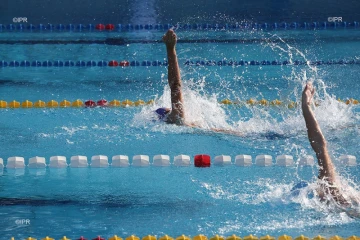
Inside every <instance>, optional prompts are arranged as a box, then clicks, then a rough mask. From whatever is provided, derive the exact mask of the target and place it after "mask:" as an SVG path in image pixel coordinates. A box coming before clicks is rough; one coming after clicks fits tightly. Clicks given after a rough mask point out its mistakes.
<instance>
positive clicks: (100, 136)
mask: <svg viewBox="0 0 360 240" xmlns="http://www.w3.org/2000/svg"><path fill="white" fill-rule="evenodd" d="M358 31H359V30H357V29H352V30H347V31H343V30H337V31H279V32H250V31H247V32H211V31H210V32H196V31H190V32H179V33H178V37H179V40H184V41H185V40H186V39H221V40H224V39H229V40H230V39H244V40H246V41H245V42H246V43H239V42H229V43H217V42H213V43H192V44H190V43H181V42H180V43H179V44H178V45H177V52H178V57H179V63H180V65H181V66H180V68H181V72H182V76H183V77H182V78H183V81H184V97H185V106H186V111H187V116H188V117H189V119H190V120H191V121H193V122H196V123H197V124H199V125H201V126H202V127H203V129H192V128H187V127H178V126H171V125H165V124H163V123H161V122H154V121H152V119H153V118H154V117H155V116H154V114H153V110H154V109H156V108H157V107H158V106H169V105H170V96H169V89H168V87H167V78H166V74H167V69H166V67H165V66H157V67H155V66H149V67H141V66H139V67H128V68H121V67H117V68H110V67H104V68H101V67H93V68H88V67H86V68H85V67H84V68H80V67H70V68H69V67H68V68H65V67H63V68H57V67H50V68H44V67H38V68H33V67H30V68H22V67H18V68H13V67H5V68H0V73H1V79H0V99H2V100H5V101H8V102H10V101H12V100H13V99H16V100H18V101H20V102H22V101H24V100H26V99H27V100H30V101H33V102H35V101H37V100H39V99H40V100H43V101H45V102H47V101H49V100H51V99H54V100H57V101H59V102H60V101H62V100H63V99H67V100H70V101H74V100H76V99H81V100H82V101H86V100H88V99H93V100H95V101H96V100H99V99H102V98H105V99H107V100H112V99H119V100H125V99H130V100H133V101H135V100H137V99H143V100H146V101H147V100H150V99H155V100H156V104H155V105H153V106H144V107H129V108H94V109H83V108H81V109H75V108H68V109H48V108H44V109H1V111H0V112H1V117H0V122H1V124H0V129H1V135H0V157H1V158H3V159H4V160H6V159H7V158H8V157H11V156H23V157H24V158H25V159H26V161H27V160H28V158H30V157H33V156H44V157H46V158H47V160H48V159H49V157H50V156H54V155H64V156H66V157H67V158H68V160H69V159H70V157H71V156H73V155H86V156H88V158H91V156H93V155H99V154H102V155H107V156H109V158H111V156H113V155H117V154H122V155H128V156H129V157H130V159H131V157H132V156H133V155H137V154H147V155H149V156H150V158H152V156H154V155H156V154H168V155H170V157H171V158H173V157H174V156H176V155H178V154H187V155H190V156H192V157H193V156H194V155H195V154H199V153H206V154H209V155H211V156H212V157H215V156H216V155H220V154H226V155H231V156H232V157H233V159H234V157H235V155H238V154H249V155H252V157H253V159H254V158H255V157H256V155H259V154H269V155H271V156H273V158H275V157H276V156H277V155H281V154H289V155H292V156H293V157H294V159H295V160H298V159H299V158H300V157H301V156H303V155H306V154H311V155H313V152H312V150H311V148H310V144H309V143H308V140H307V137H306V136H307V135H306V129H305V124H304V120H303V118H302V115H301V111H300V109H299V108H297V107H296V108H294V109H289V108H287V107H285V106H279V107H265V106H260V105H255V106H248V105H245V104H241V105H229V106H226V105H221V104H219V103H218V101H220V100H222V99H225V98H228V99H231V100H239V101H241V102H243V101H246V100H248V99H250V98H253V99H257V100H260V99H262V98H265V99H267V100H270V101H271V100H274V99H280V100H282V101H283V102H288V101H295V102H299V100H300V96H301V90H302V88H303V85H304V83H305V82H306V80H309V79H312V80H313V81H314V85H315V86H316V87H317V96H316V101H317V102H319V103H320V106H318V107H316V110H315V112H316V114H317V117H318V120H319V123H320V124H321V126H322V129H323V132H324V134H325V136H326V138H327V140H328V142H329V149H330V152H331V155H332V157H333V159H334V162H335V165H336V166H337V168H338V171H339V172H340V173H341V176H342V177H343V179H344V180H346V181H348V182H350V185H353V186H356V185H358V183H359V179H358V176H359V167H358V166H356V167H351V168H350V167H342V166H340V165H339V162H338V160H337V158H338V157H339V156H340V155H342V154H350V155H354V156H356V157H358V156H359V155H360V154H359V148H358V141H359V130H360V129H359V107H358V106H356V105H354V106H352V105H346V104H344V103H340V102H338V101H337V100H336V99H337V98H340V99H347V98H354V99H359V98H360V97H359V96H360V92H359V88H358V87H357V86H358V84H357V83H358V79H359V77H360V71H359V67H360V66H359V65H320V66H316V67H315V66H307V65H301V66H292V65H290V66H186V65H184V63H185V61H186V60H188V59H191V60H193V61H197V60H216V61H218V60H223V59H226V60H228V61H229V60H237V61H239V60H247V61H251V60H256V61H262V60H269V61H272V60H279V61H283V60H293V61H294V60H301V61H305V60H308V61H318V60H324V61H327V60H340V59H359V57H360V50H359V49H360V42H359V39H358ZM161 35H162V33H160V32H155V31H154V32H146V31H141V32H125V33H99V34H95V33H91V34H90V33H89V35H86V34H78V33H76V34H73V35H72V34H70V33H54V34H48V33H46V34H42V33H2V34H1V35H0V37H1V39H8V40H9V39H11V40H19V39H80V38H83V39H105V38H109V37H121V38H124V39H127V40H128V42H129V43H128V44H127V45H119V46H114V45H100V44H57V45H48V44H35V45H23V44H15V45H8V44H2V45H0V60H4V61H12V60H18V61H22V60H28V61H30V62H31V61H34V60H39V61H45V60H52V61H53V60H62V61H66V60H72V61H78V60H84V61H89V60H96V61H99V60H107V61H109V60H113V59H116V60H118V61H121V60H128V61H133V60H137V61H140V62H141V61H143V60H150V61H153V60H160V61H164V60H165V57H166V54H165V47H164V46H163V44H161V43H155V42H153V43H149V44H139V43H131V41H133V40H137V39H149V40H152V41H154V40H158V39H159V38H160V37H161ZM212 127H216V128H221V129H231V130H234V131H238V132H240V133H241V134H242V136H241V137H239V136H233V135H227V134H219V133H213V132H211V131H210V130H208V129H209V128H212ZM316 174H317V168H316V167H304V168H300V167H289V168H282V167H275V166H274V167H269V168H261V167H255V166H252V167H248V168H239V167H235V166H228V167H211V168H209V169H197V168H194V167H189V168H176V167H170V168H155V167H149V168H142V169H136V168H133V167H130V168H126V169H115V168H109V169H93V168H89V169H47V170H45V171H42V170H40V171H39V170H35V171H34V170H29V169H25V170H24V171H23V170H20V171H19V170H16V171H14V170H10V169H5V170H4V171H3V173H2V175H0V178H1V186H0V189H1V190H0V196H1V197H3V198H16V199H12V200H11V199H10V201H11V202H12V205H9V204H5V203H4V202H3V205H2V206H0V209H1V211H0V212H1V214H2V217H1V220H0V221H1V225H2V226H3V227H2V228H1V229H2V230H1V233H2V235H3V236H5V237H7V238H9V237H10V236H17V237H27V236H29V235H33V236H36V237H37V238H40V237H45V236H46V235H50V236H52V237H56V238H59V237H61V236H63V235H66V236H68V237H70V238H76V237H79V236H81V235H84V236H86V237H88V238H93V237H95V236H96V235H104V236H105V237H110V236H111V235H113V234H117V235H120V236H123V237H125V236H127V235H130V234H136V235H139V236H143V235H147V234H155V235H158V236H161V235H162V234H165V233H166V234H169V235H172V236H174V237H175V236H178V235H180V234H183V233H184V234H188V235H192V236H194V235H197V234H199V233H202V234H205V235H207V236H212V235H214V234H223V235H226V236H227V235H230V234H233V233H234V234H238V235H241V236H245V235H247V234H250V233H252V234H256V235H258V236H262V235H265V234H272V235H275V236H279V235H282V234H288V235H291V236H293V237H296V236H298V235H300V234H305V235H308V236H310V237H312V236H315V235H318V234H321V235H324V236H332V235H335V234H338V235H341V236H344V237H347V236H349V235H359V234H360V232H359V228H358V226H359V223H360V222H359V219H358V218H356V217H353V215H351V214H349V212H345V211H343V210H341V209H340V210H339V209H338V208H335V207H334V206H327V205H325V204H323V203H320V202H319V201H318V200H317V199H316V198H311V197H310V196H309V195H308V194H306V191H311V189H312V187H309V188H307V189H305V190H304V192H303V194H301V195H299V196H292V195H291V188H292V187H293V185H294V184H296V183H297V182H299V181H300V180H305V181H308V182H309V183H314V182H315V179H316ZM310 195H311V194H310ZM355 211H357V210H356V209H355ZM16 219H30V222H31V223H30V224H29V225H16V224H15V223H14V222H15V220H16Z"/></svg>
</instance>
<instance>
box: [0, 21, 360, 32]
mask: <svg viewBox="0 0 360 240" xmlns="http://www.w3.org/2000/svg"><path fill="white" fill-rule="evenodd" d="M170 28H174V29H176V30H182V31H191V30H202V31H209V30H215V31H216V30H223V31H224V30H228V31H231V30H287V29H293V30H314V29H324V30H326V29H329V30H333V29H337V28H339V29H354V28H359V22H358V21H352V22H347V21H333V22H329V21H320V22H279V23H278V22H273V23H266V22H263V23H256V22H255V23H252V22H240V23H225V24H222V23H192V24H191V23H185V24H170V23H167V24H130V23H128V24H112V23H109V24H103V23H99V24H66V25H64V24H22V23H19V24H0V31H8V32H23V31H31V32H33V31H39V32H46V31H70V32H76V31H78V32H82V31H98V32H102V31H139V30H146V31H150V30H159V31H164V30H167V29H170Z"/></svg>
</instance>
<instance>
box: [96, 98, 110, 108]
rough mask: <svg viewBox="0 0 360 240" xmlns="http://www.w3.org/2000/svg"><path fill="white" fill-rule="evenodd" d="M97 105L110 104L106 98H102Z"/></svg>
mask: <svg viewBox="0 0 360 240" xmlns="http://www.w3.org/2000/svg"><path fill="white" fill-rule="evenodd" d="M97 105H98V106H100V107H106V106H107V105H108V102H107V101H106V100H105V99H101V100H99V101H97Z"/></svg>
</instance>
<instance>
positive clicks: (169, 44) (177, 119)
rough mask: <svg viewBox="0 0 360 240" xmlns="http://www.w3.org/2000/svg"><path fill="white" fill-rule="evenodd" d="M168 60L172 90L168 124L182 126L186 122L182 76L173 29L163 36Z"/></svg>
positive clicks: (169, 80)
mask: <svg viewBox="0 0 360 240" xmlns="http://www.w3.org/2000/svg"><path fill="white" fill-rule="evenodd" d="M162 39H163V41H164V43H165V45H166V52H167V58H168V82H169V86H170V90H171V108H172V109H171V112H170V113H169V114H168V116H167V122H168V123H175V124H179V125H182V124H184V121H185V113H184V102H183V97H182V89H181V87H182V86H181V85H182V84H181V76H180V69H179V64H178V59H177V55H176V50H175V45H176V42H177V37H176V34H175V32H174V31H173V30H172V29H169V30H168V31H167V32H166V34H165V35H164V36H163V38H162Z"/></svg>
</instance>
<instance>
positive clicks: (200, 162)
mask: <svg viewBox="0 0 360 240" xmlns="http://www.w3.org/2000/svg"><path fill="white" fill-rule="evenodd" d="M194 164H195V167H210V164H211V163H210V156H209V155H202V154H201V155H196V156H195V157H194Z"/></svg>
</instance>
